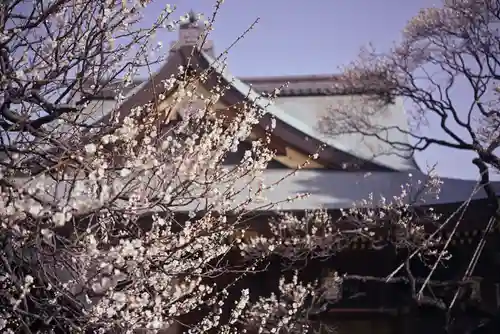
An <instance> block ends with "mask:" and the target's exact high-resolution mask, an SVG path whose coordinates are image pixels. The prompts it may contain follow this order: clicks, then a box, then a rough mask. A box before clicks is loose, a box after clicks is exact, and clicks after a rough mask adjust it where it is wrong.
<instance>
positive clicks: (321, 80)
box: [100, 75, 342, 99]
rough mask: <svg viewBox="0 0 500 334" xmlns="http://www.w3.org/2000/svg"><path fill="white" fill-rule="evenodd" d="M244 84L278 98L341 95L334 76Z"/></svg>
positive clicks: (110, 94)
mask: <svg viewBox="0 0 500 334" xmlns="http://www.w3.org/2000/svg"><path fill="white" fill-rule="evenodd" d="M239 79H240V80H241V81H243V82H244V83H246V84H248V85H251V86H252V88H253V89H254V90H255V91H256V92H258V93H261V94H272V93H273V92H274V90H275V89H277V88H278V89H280V92H279V94H278V96H328V95H342V94H341V93H340V92H339V91H338V89H335V83H336V76H334V75H302V76H279V77H278V76H276V77H247V78H244V77H243V78H239ZM142 81H143V80H140V79H139V80H136V81H134V82H133V83H132V84H131V85H130V86H129V87H127V88H125V89H124V94H125V95H126V93H127V92H129V91H130V90H131V89H133V88H134V87H135V86H137V85H139V84H141V83H142ZM115 87H116V86H113V85H109V86H108V87H107V88H106V89H103V90H102V92H101V94H100V97H101V98H104V99H113V98H114V96H115V92H114V90H115Z"/></svg>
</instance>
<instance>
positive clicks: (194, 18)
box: [180, 9, 200, 28]
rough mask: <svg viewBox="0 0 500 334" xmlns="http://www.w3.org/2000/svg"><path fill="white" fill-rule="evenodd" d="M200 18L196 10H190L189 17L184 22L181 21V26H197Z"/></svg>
mask: <svg viewBox="0 0 500 334" xmlns="http://www.w3.org/2000/svg"><path fill="white" fill-rule="evenodd" d="M199 20H200V16H199V15H198V14H196V13H195V11H194V10H192V9H191V10H190V11H189V13H188V14H187V17H186V19H185V20H183V21H184V22H182V23H181V25H180V26H181V28H189V27H196V26H197V25H198V21H199Z"/></svg>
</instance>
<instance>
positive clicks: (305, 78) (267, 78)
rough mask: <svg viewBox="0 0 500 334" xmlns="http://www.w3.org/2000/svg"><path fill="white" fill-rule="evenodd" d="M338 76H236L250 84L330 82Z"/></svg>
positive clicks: (338, 75)
mask: <svg viewBox="0 0 500 334" xmlns="http://www.w3.org/2000/svg"><path fill="white" fill-rule="evenodd" d="M339 77H340V74H299V75H276V76H255V77H245V76H238V79H240V80H242V81H252V82H274V81H281V82H282V81H319V80H320V81H323V80H324V81H330V80H336V79H338V78H339Z"/></svg>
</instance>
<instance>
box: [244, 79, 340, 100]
mask: <svg viewBox="0 0 500 334" xmlns="http://www.w3.org/2000/svg"><path fill="white" fill-rule="evenodd" d="M239 79H240V80H241V81H243V82H244V83H246V84H248V85H251V86H252V88H253V89H255V90H256V91H257V92H259V93H269V94H271V93H273V92H274V90H275V89H276V88H281V89H280V92H279V94H278V95H279V96H321V95H336V94H338V93H339V92H338V89H335V84H336V77H335V76H334V75H302V76H282V77H254V78H251V77H250V78H239Z"/></svg>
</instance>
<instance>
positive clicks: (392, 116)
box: [102, 43, 419, 171]
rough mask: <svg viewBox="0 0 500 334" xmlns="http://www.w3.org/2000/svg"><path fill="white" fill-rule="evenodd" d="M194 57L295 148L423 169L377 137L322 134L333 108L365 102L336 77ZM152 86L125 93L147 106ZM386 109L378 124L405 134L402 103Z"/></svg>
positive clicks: (176, 60)
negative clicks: (247, 73)
mask: <svg viewBox="0 0 500 334" xmlns="http://www.w3.org/2000/svg"><path fill="white" fill-rule="evenodd" d="M188 44H189V43H188ZM181 45H182V44H181ZM211 50H212V49H211ZM191 51H192V45H185V46H179V45H177V46H176V48H175V50H174V51H173V52H171V55H170V57H169V60H168V61H167V63H166V64H165V65H164V66H163V67H162V68H161V69H160V70H158V71H157V72H156V73H155V74H153V76H152V78H154V81H156V82H160V81H161V80H163V79H164V78H167V77H169V76H170V75H171V74H173V73H175V71H177V67H178V66H179V65H185V64H184V63H186V59H187V57H188V55H189V56H191V54H192V53H191ZM194 58H195V59H190V61H189V63H190V64H192V65H193V66H195V67H201V68H202V69H203V68H204V69H207V68H212V70H215V71H216V72H217V73H218V74H219V75H220V76H222V78H223V79H224V80H225V81H226V82H227V83H228V84H229V85H230V86H231V87H232V88H233V89H232V90H233V91H235V92H236V94H237V95H238V96H239V98H236V100H238V99H239V100H242V99H245V98H248V99H250V100H252V101H254V100H257V101H258V104H260V105H261V106H262V108H263V109H265V110H266V111H267V113H268V114H270V115H272V116H273V117H275V118H276V119H277V120H278V121H280V122H281V123H283V124H284V126H282V127H281V129H280V130H275V132H280V133H282V134H284V133H287V134H286V135H285V136H286V137H287V138H288V139H286V140H290V138H291V137H294V139H293V141H294V145H295V146H303V147H305V146H310V148H309V149H310V150H313V151H315V150H316V149H317V146H316V148H311V144H308V143H304V141H306V140H308V139H314V140H315V141H317V142H318V143H319V145H323V144H326V145H327V150H326V151H328V150H330V153H328V154H329V155H330V156H333V155H335V159H336V160H337V162H340V163H342V164H343V161H344V160H345V161H348V160H353V161H354V160H358V161H364V162H367V163H371V164H375V165H377V166H380V168H382V169H388V170H394V171H404V170H419V167H418V166H417V164H416V162H415V160H414V159H413V156H412V154H411V152H408V151H406V152H399V151H398V152H393V151H394V148H393V147H392V146H391V145H389V144H388V143H385V142H383V141H381V140H379V139H377V138H375V137H373V136H370V137H368V136H362V135H360V134H353V133H351V134H345V135H344V134H343V135H341V136H335V137H332V136H326V135H324V134H323V133H322V132H321V131H319V129H318V121H319V118H320V117H321V115H322V114H324V113H325V112H326V111H327V110H328V108H330V107H332V106H338V105H341V104H345V103H346V101H348V100H346V99H352V100H353V102H348V103H360V101H357V102H356V101H354V100H355V96H356V94H354V95H353V94H345V93H342V92H339V91H338V89H337V88H336V85H335V82H336V80H337V77H336V76H334V75H309V76H282V77H255V78H237V77H235V76H233V75H232V74H231V73H230V72H229V71H228V69H227V68H226V67H225V66H224V65H222V64H221V63H219V62H218V61H216V59H215V58H214V57H213V56H212V55H211V52H209V51H207V50H205V51H201V52H195V53H194ZM169 68H170V69H169ZM148 82H149V84H150V83H151V80H147V81H141V80H137V81H135V82H134V83H133V84H132V85H131V86H129V88H127V90H126V91H125V92H124V93H125V94H126V95H127V96H128V97H127V98H128V100H129V102H130V103H132V101H134V100H136V101H137V103H145V102H146V100H148V99H152V96H150V95H151V89H147V85H148ZM276 88H281V89H280V92H279V94H278V98H277V99H275V101H274V103H273V104H271V105H269V101H268V100H267V99H266V96H267V95H269V94H272V93H274V91H275V89H276ZM113 91H114V89H113V88H112V87H110V89H109V90H108V91H107V92H104V95H103V96H102V98H103V99H105V100H107V99H111V98H113V97H114V94H115V93H114V92H113ZM148 91H149V93H148ZM146 95H148V96H149V97H147V96H146ZM353 97H354V99H353ZM236 100H234V99H233V101H232V102H237V101H236ZM125 105H127V106H128V105H129V104H128V102H127V101H125ZM363 107H364V106H363ZM385 109H386V110H383V111H382V112H381V113H380V115H381V117H382V118H383V119H376V120H374V121H375V122H378V123H380V122H383V124H386V125H393V126H394V127H398V128H403V129H406V128H407V127H408V124H407V117H406V114H405V112H404V108H403V105H402V103H401V101H396V103H395V104H391V105H388V106H387V107H386V108H385ZM373 114H377V113H373ZM384 135H387V136H392V137H393V138H394V139H395V140H397V141H398V142H408V138H407V137H406V136H404V135H403V134H402V133H401V132H400V131H397V130H392V131H390V133H389V132H388V133H387V134H384ZM306 151H307V150H306ZM306 153H311V152H306ZM312 153H314V152H312ZM325 154H326V153H325ZM358 164H359V163H358Z"/></svg>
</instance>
